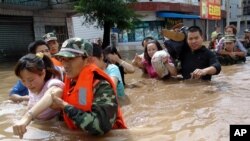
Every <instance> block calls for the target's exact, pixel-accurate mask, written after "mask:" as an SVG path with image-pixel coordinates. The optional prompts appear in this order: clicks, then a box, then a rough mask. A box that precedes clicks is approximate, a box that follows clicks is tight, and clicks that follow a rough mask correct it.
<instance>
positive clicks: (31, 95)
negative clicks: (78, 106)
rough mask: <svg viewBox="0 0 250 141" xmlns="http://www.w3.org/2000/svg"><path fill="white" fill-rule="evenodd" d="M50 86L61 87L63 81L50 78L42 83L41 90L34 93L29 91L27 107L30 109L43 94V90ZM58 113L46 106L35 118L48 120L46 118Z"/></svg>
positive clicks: (62, 86)
mask: <svg viewBox="0 0 250 141" xmlns="http://www.w3.org/2000/svg"><path fill="white" fill-rule="evenodd" d="M52 86H56V87H60V88H62V89H63V88H64V83H63V82H62V81H60V80H58V79H50V80H48V81H47V82H46V83H45V84H44V86H43V88H42V90H41V91H40V92H39V93H38V94H35V93H33V92H31V91H29V103H28V108H29V109H31V108H32V107H33V106H34V105H35V104H36V103H37V102H38V101H39V100H40V99H41V98H42V97H43V96H44V94H45V92H46V91H47V90H48V89H49V88H50V87H52ZM58 113H59V111H57V110H54V109H51V108H47V109H46V110H44V111H43V112H42V113H40V114H39V115H38V116H37V117H36V119H39V120H48V119H51V118H53V117H55V116H56V115H57V114H58Z"/></svg>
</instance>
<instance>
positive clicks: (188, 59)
mask: <svg viewBox="0 0 250 141" xmlns="http://www.w3.org/2000/svg"><path fill="white" fill-rule="evenodd" d="M180 61H181V74H182V76H183V78H184V79H190V78H191V74H190V73H192V72H193V71H194V70H195V69H204V68H207V67H210V66H214V67H215V68H216V74H219V73H220V71H221V65H220V63H219V61H218V59H217V57H216V55H215V54H214V53H213V52H211V51H210V50H209V49H207V48H206V47H205V46H202V47H201V48H200V49H198V50H195V51H193V52H192V51H191V49H190V48H189V47H188V46H186V47H185V50H184V51H183V52H182V54H181V56H180ZM211 77H212V76H211V75H206V76H202V78H201V79H203V80H211Z"/></svg>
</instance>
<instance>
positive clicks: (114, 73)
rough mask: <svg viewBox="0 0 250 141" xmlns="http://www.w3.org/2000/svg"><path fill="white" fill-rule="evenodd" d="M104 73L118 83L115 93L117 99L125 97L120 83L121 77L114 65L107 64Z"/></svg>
mask: <svg viewBox="0 0 250 141" xmlns="http://www.w3.org/2000/svg"><path fill="white" fill-rule="evenodd" d="M105 72H106V73H107V74H108V75H109V76H110V77H116V78H117V80H118V82H117V86H116V91H117V95H118V96H119V97H123V96H125V92H124V85H123V83H122V77H121V73H120V70H119V68H118V67H117V66H116V65H114V64H108V66H107V68H106V69H105Z"/></svg>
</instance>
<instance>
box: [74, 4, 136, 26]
mask: <svg viewBox="0 0 250 141" xmlns="http://www.w3.org/2000/svg"><path fill="white" fill-rule="evenodd" d="M134 2H137V0H79V2H78V3H77V4H76V6H75V10H76V11H77V12H79V13H81V14H83V16H84V18H85V19H84V21H85V23H89V24H93V23H95V22H97V24H98V25H97V27H100V28H103V26H104V22H108V23H110V24H111V25H110V26H111V27H113V26H117V28H119V29H130V28H132V27H133V23H134V22H135V21H139V19H138V18H140V17H141V16H140V15H138V14H136V13H135V11H134V10H133V9H131V8H130V6H129V5H130V4H132V3H134Z"/></svg>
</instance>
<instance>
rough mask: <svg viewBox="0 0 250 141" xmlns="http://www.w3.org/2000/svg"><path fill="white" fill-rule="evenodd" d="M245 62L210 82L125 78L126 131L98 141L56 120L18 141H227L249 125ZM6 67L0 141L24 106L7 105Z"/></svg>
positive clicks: (8, 136)
mask: <svg viewBox="0 0 250 141" xmlns="http://www.w3.org/2000/svg"><path fill="white" fill-rule="evenodd" d="M249 65H250V61H249V58H248V61H247V62H246V64H239V65H233V66H224V67H223V68H222V72H221V74H219V75H217V76H214V77H213V79H212V81H211V82H200V81H190V80H188V81H179V80H168V81H164V82H163V81H158V80H154V79H147V78H142V77H141V72H140V70H137V71H136V73H134V74H127V75H126V79H127V83H128V84H131V85H135V86H136V87H135V88H127V89H126V94H127V96H128V97H127V98H128V99H125V102H122V104H123V106H122V110H123V113H124V117H125V119H126V122H127V125H128V127H129V129H128V130H114V131H111V132H110V133H108V134H107V135H105V136H103V137H92V136H89V135H87V134H85V133H81V132H72V131H69V130H67V129H66V128H65V126H64V124H63V123H61V122H58V121H55V120H54V121H47V122H42V123H41V122H34V123H33V124H31V125H30V126H28V132H27V133H26V134H25V136H24V140H101V141H166V140H177V141H228V140H229V125H230V124H250V95H249V91H250V87H249V86H250V75H249V70H250V66H249ZM16 80H17V79H16V77H15V76H14V73H13V65H12V64H8V65H6V64H1V65H0V82H1V86H0V88H1V89H0V94H1V95H0V101H1V104H0V126H1V129H0V140H17V139H18V138H17V137H16V136H13V135H12V128H11V126H12V124H13V122H14V121H15V120H17V119H18V118H20V117H21V115H22V113H23V112H24V109H25V105H24V104H23V103H19V104H13V103H11V102H9V101H7V98H8V96H7V92H8V90H9V89H10V88H11V86H12V85H13V83H15V81H16Z"/></svg>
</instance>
